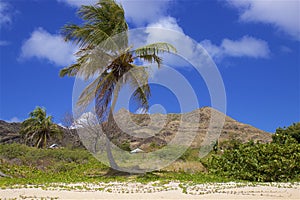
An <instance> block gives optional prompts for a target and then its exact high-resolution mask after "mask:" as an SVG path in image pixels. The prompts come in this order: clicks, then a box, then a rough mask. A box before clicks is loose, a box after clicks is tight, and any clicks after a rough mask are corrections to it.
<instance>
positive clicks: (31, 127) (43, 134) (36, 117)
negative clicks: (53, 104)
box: [21, 107, 62, 148]
mask: <svg viewBox="0 0 300 200" xmlns="http://www.w3.org/2000/svg"><path fill="white" fill-rule="evenodd" d="M21 134H23V137H24V138H25V142H26V143H30V144H34V145H35V146H36V147H38V148H45V147H46V146H47V140H48V139H50V138H51V137H57V136H59V135H61V134H62V132H61V130H60V129H59V128H58V126H57V125H56V124H54V123H53V122H52V116H47V113H46V109H44V108H41V107H36V108H35V109H34V110H33V111H32V112H31V113H30V114H29V118H28V119H26V120H25V121H24V122H23V123H22V129H21Z"/></svg>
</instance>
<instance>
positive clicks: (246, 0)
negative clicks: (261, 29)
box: [227, 0, 300, 40]
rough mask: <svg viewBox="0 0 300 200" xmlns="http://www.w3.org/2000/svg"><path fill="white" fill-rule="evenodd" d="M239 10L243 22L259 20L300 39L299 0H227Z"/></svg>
mask: <svg viewBox="0 0 300 200" xmlns="http://www.w3.org/2000/svg"><path fill="white" fill-rule="evenodd" d="M227 1H228V2H229V4H230V5H231V6H233V7H235V8H237V9H238V10H239V11H240V20H241V21H243V22H261V23H266V24H272V25H274V26H275V27H276V28H277V29H278V30H280V31H283V32H285V33H287V34H288V35H290V36H292V37H293V38H295V39H296V40H300V1H299V0H276V1H274V0H243V1H240V0H227Z"/></svg>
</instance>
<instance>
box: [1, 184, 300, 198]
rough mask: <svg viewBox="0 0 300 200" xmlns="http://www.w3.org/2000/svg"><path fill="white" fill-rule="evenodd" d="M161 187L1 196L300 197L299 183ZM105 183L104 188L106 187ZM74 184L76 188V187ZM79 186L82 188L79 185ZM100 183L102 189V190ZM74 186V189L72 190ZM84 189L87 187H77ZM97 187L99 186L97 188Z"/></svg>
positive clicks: (6, 193)
mask: <svg viewBox="0 0 300 200" xmlns="http://www.w3.org/2000/svg"><path fill="white" fill-rule="evenodd" d="M179 184H180V183H169V184H166V185H161V186H152V185H153V184H146V185H142V184H140V183H127V184H124V183H109V184H104V183H101V184H99V185H98V184H93V185H91V184H88V185H86V184H75V185H67V186H68V187H66V185H64V187H62V186H61V185H60V186H57V185H56V186H55V187H47V188H41V187H39V188H14V189H2V190H0V197H1V199H133V200H135V199H136V200H142V199H151V200H153V199H253V200H254V199H272V200H275V199H282V200H286V199H300V184H290V183H284V184H283V183H280V184H279V183H278V184H260V185H256V186H251V185H241V184H236V183H214V184H199V185H192V186H183V187H182V186H179ZM104 185H105V187H103V186H104ZM74 186H75V187H74ZM79 186H80V187H79ZM99 186H100V187H102V188H103V189H102V190H99ZM70 188H73V189H70ZM74 188H84V189H74ZM97 188H98V189H97ZM161 188H163V189H161Z"/></svg>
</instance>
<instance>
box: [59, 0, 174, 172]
mask: <svg viewBox="0 0 300 200" xmlns="http://www.w3.org/2000/svg"><path fill="white" fill-rule="evenodd" d="M78 14H79V17H81V18H82V19H83V20H84V23H83V24H82V25H80V26H78V25H75V24H69V25H66V26H64V28H63V34H64V35H65V40H66V41H73V42H75V43H76V44H77V45H79V47H80V50H79V51H78V52H77V54H76V55H77V56H78V59H77V62H76V63H75V64H73V65H71V66H69V67H67V68H64V69H62V70H61V71H60V76H62V77H63V76H66V75H68V76H76V75H78V74H79V75H80V76H83V77H84V78H85V79H86V80H88V79H89V78H90V77H95V76H97V78H96V79H95V80H94V81H93V82H92V83H91V84H90V85H88V86H87V87H86V88H85V90H84V91H83V92H82V94H81V95H80V97H79V100H78V102H77V105H79V106H86V105H88V104H89V103H90V102H91V101H93V100H94V101H95V110H96V115H97V118H98V120H99V123H100V124H103V122H106V121H107V122H108V124H111V123H112V121H113V110H114V107H115V104H116V101H117V99H118V93H119V91H120V89H121V87H122V85H123V84H127V83H128V84H130V85H131V86H132V87H133V88H135V92H134V93H133V95H134V97H135V98H134V100H135V101H136V103H137V105H138V106H139V107H140V108H143V109H144V110H148V108H149V105H148V99H149V97H150V94H151V93H150V86H149V85H148V78H149V74H148V70H147V68H146V67H145V66H138V65H135V61H142V62H148V63H156V64H157V65H158V67H160V65H161V63H162V59H161V57H159V56H158V54H160V53H164V52H176V49H175V48H174V47H173V46H172V45H170V44H168V43H154V44H149V45H147V46H144V47H141V48H138V49H135V50H133V49H132V47H130V46H129V44H128V36H127V33H128V25H127V23H126V21H125V17H124V10H123V8H122V6H121V5H119V4H117V3H116V2H115V1H114V0H101V1H99V2H98V3H97V4H95V5H94V6H82V7H81V8H80V9H79V11H78ZM118 34H119V35H118ZM115 35H118V37H114V36H115ZM103 43H104V44H103ZM109 145H110V144H109V141H107V142H106V149H107V156H108V159H109V162H110V166H111V167H112V168H114V169H118V166H117V164H116V163H115V161H114V159H113V157H112V153H111V150H110V146H109Z"/></svg>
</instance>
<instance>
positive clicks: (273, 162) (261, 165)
mask: <svg viewBox="0 0 300 200" xmlns="http://www.w3.org/2000/svg"><path fill="white" fill-rule="evenodd" d="M299 163H300V145H299V144H296V143H293V144H284V145H280V144H276V143H270V144H253V143H247V144H241V145H240V146H239V147H238V148H236V149H233V150H226V151H225V152H224V154H223V155H214V156H212V158H211V159H210V161H209V163H208V167H209V171H210V172H211V173H215V174H219V175H223V176H226V177H232V178H235V179H242V180H249V181H290V180H295V179H297V180H299V178H300V165H299Z"/></svg>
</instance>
